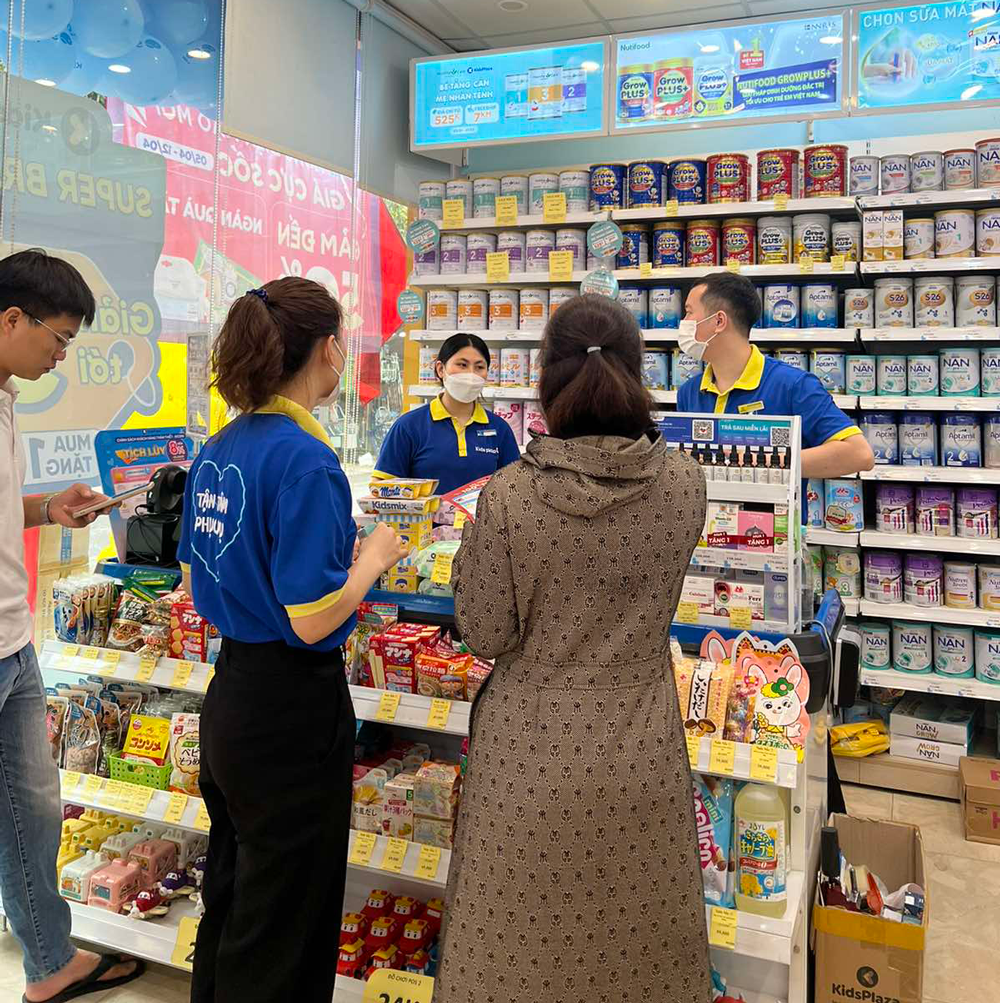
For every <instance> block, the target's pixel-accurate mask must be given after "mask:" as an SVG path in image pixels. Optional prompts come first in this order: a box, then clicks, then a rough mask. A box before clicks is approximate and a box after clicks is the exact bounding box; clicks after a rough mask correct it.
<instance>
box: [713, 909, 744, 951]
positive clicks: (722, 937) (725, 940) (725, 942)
mask: <svg viewBox="0 0 1000 1003" xmlns="http://www.w3.org/2000/svg"><path fill="white" fill-rule="evenodd" d="M711 917H712V918H711V922H710V923H709V925H708V942H709V944H711V945H712V947H726V948H728V949H729V950H730V951H732V950H735V948H736V929H737V927H738V926H739V915H738V914H737V912H736V910H735V909H723V908H722V907H721V906H712V913H711Z"/></svg>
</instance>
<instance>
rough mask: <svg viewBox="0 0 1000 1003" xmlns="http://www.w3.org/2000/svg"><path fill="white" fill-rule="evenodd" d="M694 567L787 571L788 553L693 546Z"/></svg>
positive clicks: (692, 563) (692, 560) (692, 558)
mask: <svg viewBox="0 0 1000 1003" xmlns="http://www.w3.org/2000/svg"><path fill="white" fill-rule="evenodd" d="M691 566H692V567H694V568H733V569H742V570H753V571H787V570H788V555H787V554H783V553H780V552H772V551H754V550H730V549H728V548H723V547H695V549H694V553H693V554H692V555H691Z"/></svg>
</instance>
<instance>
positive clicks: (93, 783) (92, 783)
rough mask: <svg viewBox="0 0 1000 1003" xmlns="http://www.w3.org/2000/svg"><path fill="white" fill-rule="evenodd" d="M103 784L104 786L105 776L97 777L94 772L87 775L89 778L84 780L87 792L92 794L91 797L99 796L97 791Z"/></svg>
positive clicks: (84, 787)
mask: <svg viewBox="0 0 1000 1003" xmlns="http://www.w3.org/2000/svg"><path fill="white" fill-rule="evenodd" d="M103 786H104V780H103V778H101V777H95V776H94V775H93V774H91V775H90V776H89V777H87V779H86V780H84V782H83V789H84V792H85V793H86V794H88V795H90V797H96V796H97V792H98V791H99V790H100V789H101V788H102V787H103Z"/></svg>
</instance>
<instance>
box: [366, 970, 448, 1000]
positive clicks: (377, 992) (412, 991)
mask: <svg viewBox="0 0 1000 1003" xmlns="http://www.w3.org/2000/svg"><path fill="white" fill-rule="evenodd" d="M363 985H364V987H365V990H364V993H363V994H362V996H361V1003H385V1001H386V1000H396V1001H399V1003H402V1001H403V1000H405V1001H406V1003H431V997H432V996H433V995H434V980H433V979H432V978H431V977H430V976H429V975H417V974H415V973H413V972H397V971H396V970H395V969H393V968H379V969H377V970H376V971H374V972H372V974H371V978H370V979H368V981H367V982H365V983H363Z"/></svg>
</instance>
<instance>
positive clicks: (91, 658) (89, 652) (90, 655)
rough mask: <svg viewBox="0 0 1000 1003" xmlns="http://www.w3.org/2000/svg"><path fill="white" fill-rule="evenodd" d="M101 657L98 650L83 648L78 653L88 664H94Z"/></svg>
mask: <svg viewBox="0 0 1000 1003" xmlns="http://www.w3.org/2000/svg"><path fill="white" fill-rule="evenodd" d="M100 656H101V649H100V648H84V649H83V650H82V651H81V652H80V657H81V658H86V659H87V661H88V662H96V661H97V659H98V658H100Z"/></svg>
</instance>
